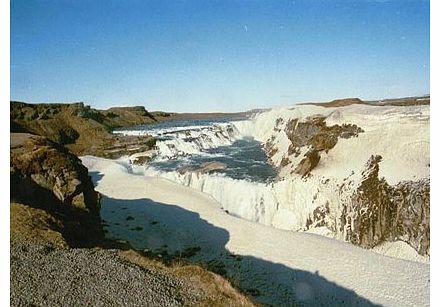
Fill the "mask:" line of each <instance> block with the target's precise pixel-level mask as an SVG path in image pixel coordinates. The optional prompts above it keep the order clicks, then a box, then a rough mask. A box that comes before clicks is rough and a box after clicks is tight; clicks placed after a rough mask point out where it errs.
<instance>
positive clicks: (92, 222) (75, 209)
mask: <svg viewBox="0 0 440 307" xmlns="http://www.w3.org/2000/svg"><path fill="white" fill-rule="evenodd" d="M10 155H11V160H10V180H11V202H12V203H13V207H14V210H21V211H22V210H26V209H25V208H27V210H32V211H33V212H41V213H43V212H44V216H45V217H44V218H45V219H46V220H47V223H49V224H51V225H53V226H55V227H54V229H56V230H58V232H59V233H61V235H62V236H63V238H64V240H65V241H66V242H67V243H68V244H69V245H71V246H81V245H93V244H95V243H96V242H98V241H99V240H101V239H102V237H103V231H102V227H101V219H100V216H99V209H100V206H99V196H98V193H97V192H95V190H94V186H93V183H92V181H91V179H90V177H89V175H88V170H87V168H86V167H85V166H83V165H82V163H81V161H80V160H79V159H78V158H77V157H76V156H75V155H73V154H71V153H70V152H69V151H68V150H67V149H65V148H64V147H62V146H61V145H59V144H57V143H54V142H52V141H50V140H48V139H46V138H44V137H41V136H36V135H31V134H23V133H12V134H11V149H10ZM18 204H21V206H19V205H18ZM23 206H25V207H23ZM28 207H29V208H28ZM34 209H38V210H39V211H35V210H34ZM41 210H42V211H41ZM40 220H41V219H40ZM49 228H50V227H48V229H49ZM13 230H14V231H20V229H13Z"/></svg>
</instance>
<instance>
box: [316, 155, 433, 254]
mask: <svg viewBox="0 0 440 307" xmlns="http://www.w3.org/2000/svg"><path fill="white" fill-rule="evenodd" d="M381 160H382V157H381V156H379V155H376V156H371V158H370V159H369V160H368V161H367V163H366V165H365V169H364V171H363V172H362V179H361V181H360V183H359V184H358V185H357V186H352V183H353V181H351V180H350V178H347V180H345V182H344V183H343V184H342V185H341V187H340V190H339V196H340V199H341V202H340V206H339V208H338V210H337V213H336V214H335V215H334V217H335V219H334V220H333V218H332V217H331V216H332V212H331V211H330V210H329V207H328V205H326V206H320V207H319V208H317V209H315V212H314V214H313V217H311V218H310V220H309V225H308V226H309V227H310V226H311V225H314V226H327V227H328V228H330V229H332V230H333V231H334V232H335V234H336V236H337V237H339V238H341V239H343V240H345V241H348V242H351V243H353V244H356V245H359V246H362V247H367V248H371V247H374V246H376V245H378V244H380V243H382V242H384V241H390V242H393V241H398V240H400V241H404V242H406V243H408V244H409V245H410V246H412V247H413V248H414V249H415V250H416V251H417V252H418V253H419V254H421V255H429V253H430V224H429V217H430V206H429V201H430V193H429V191H430V188H429V179H421V180H417V181H403V182H400V183H399V184H397V185H394V186H392V185H390V184H388V183H387V182H386V180H385V179H384V178H380V177H379V163H380V161H381Z"/></svg>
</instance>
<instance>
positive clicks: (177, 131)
mask: <svg viewBox="0 0 440 307" xmlns="http://www.w3.org/2000/svg"><path fill="white" fill-rule="evenodd" d="M115 133H118V134H122V135H146V134H148V135H152V136H154V137H156V138H157V142H156V146H157V150H158V155H159V157H162V158H174V157H176V156H184V155H194V154H201V153H202V152H203V151H205V150H207V149H211V148H216V147H219V146H228V145H232V144H233V143H234V141H236V140H237V139H239V138H241V135H240V134H239V132H238V131H237V129H236V128H235V126H234V125H232V124H230V123H214V124H212V125H198V126H184V127H166V128H153V129H149V130H121V131H115Z"/></svg>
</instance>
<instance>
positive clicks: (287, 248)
mask: <svg viewBox="0 0 440 307" xmlns="http://www.w3.org/2000/svg"><path fill="white" fill-rule="evenodd" d="M82 160H83V163H84V164H85V165H86V166H87V167H88V168H89V171H90V174H91V175H92V177H93V179H94V181H95V183H96V185H97V187H96V189H97V190H98V191H99V192H100V193H102V195H103V200H102V203H103V204H102V206H103V208H102V215H103V218H104V219H106V221H107V223H109V224H110V227H108V229H109V230H110V233H109V235H110V236H114V237H119V238H121V239H126V240H129V241H131V242H132V244H133V245H134V246H136V247H137V248H146V247H149V248H152V249H159V248H165V249H167V250H168V251H169V252H173V251H179V250H184V249H185V248H187V247H200V251H199V252H198V253H197V254H196V255H195V256H194V257H193V258H192V260H193V261H196V262H205V263H206V262H210V264H211V265H212V264H213V263H214V264H215V265H217V266H218V267H221V268H224V269H225V270H226V272H227V273H228V275H229V276H230V277H231V278H232V279H233V280H236V282H237V283H238V284H239V285H240V286H241V287H242V288H243V289H245V290H246V291H247V292H248V293H250V294H252V295H253V296H254V297H256V299H257V300H259V301H260V302H263V303H272V304H275V305H287V304H288V305H292V304H299V305H306V306H307V305H310V306H316V305H318V304H321V305H324V306H329V305H333V306H341V305H344V306H346V305H348V306H369V305H374V304H379V305H385V306H429V283H430V282H429V264H425V263H418V262H413V261H406V260H400V259H395V258H391V257H387V256H384V255H380V254H377V253H375V252H373V251H369V250H364V249H362V248H359V247H356V246H353V245H351V244H348V243H345V242H341V241H338V240H334V239H331V238H326V237H324V236H321V235H316V234H310V233H304V232H291V231H285V230H281V229H276V228H273V227H270V226H265V225H263V224H261V223H254V222H250V221H247V220H244V219H240V218H237V217H234V216H233V215H230V214H227V213H226V212H225V211H224V210H222V209H221V206H220V204H219V203H218V202H216V201H215V200H214V199H213V198H211V197H210V196H209V195H206V194H203V193H201V192H199V191H197V190H195V189H190V188H188V187H185V186H182V185H178V184H176V183H173V182H170V181H167V180H165V179H162V178H154V177H146V176H143V175H135V174H132V173H130V172H129V170H128V167H127V165H126V164H124V163H123V162H120V161H112V160H105V159H101V158H95V157H90V156H87V157H82ZM129 217H131V218H129ZM117 224H119V225H117ZM136 227H137V228H136Z"/></svg>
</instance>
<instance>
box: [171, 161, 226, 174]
mask: <svg viewBox="0 0 440 307" xmlns="http://www.w3.org/2000/svg"><path fill="white" fill-rule="evenodd" d="M224 169H226V164H224V163H221V162H218V161H211V162H204V163H202V164H200V166H199V167H184V168H181V169H179V173H180V174H184V173H186V172H194V173H200V174H206V173H212V172H215V171H222V170H224Z"/></svg>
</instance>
